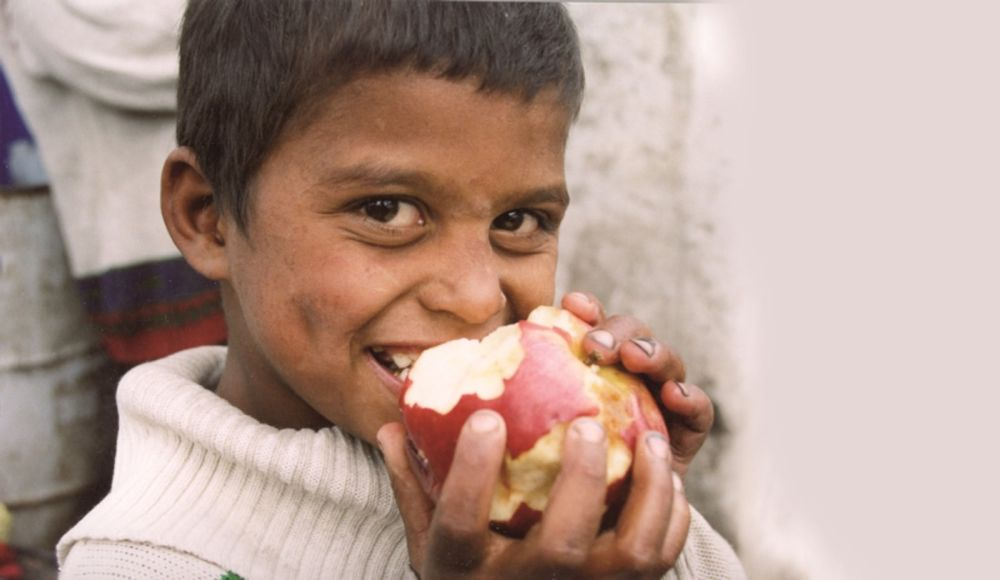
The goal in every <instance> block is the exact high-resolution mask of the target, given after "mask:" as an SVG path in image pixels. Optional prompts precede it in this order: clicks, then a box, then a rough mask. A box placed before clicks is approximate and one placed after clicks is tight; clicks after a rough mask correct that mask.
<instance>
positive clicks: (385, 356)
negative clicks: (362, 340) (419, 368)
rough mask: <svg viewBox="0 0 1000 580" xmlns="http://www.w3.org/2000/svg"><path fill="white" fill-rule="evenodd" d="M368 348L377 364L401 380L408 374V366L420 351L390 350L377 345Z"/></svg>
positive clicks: (411, 364)
mask: <svg viewBox="0 0 1000 580" xmlns="http://www.w3.org/2000/svg"><path fill="white" fill-rule="evenodd" d="M369 350H370V351H371V353H372V358H374V359H375V361H376V362H377V363H378V364H379V365H381V366H382V367H383V368H384V369H386V370H387V371H389V372H390V373H392V374H393V375H394V376H395V377H396V378H397V379H399V380H401V381H405V380H406V376H407V375H408V374H410V367H411V366H413V363H414V362H415V361H416V360H417V357H418V356H420V352H421V351H419V350H405V351H404V350H391V349H386V348H382V347H379V346H373V347H372V348H371V349H369Z"/></svg>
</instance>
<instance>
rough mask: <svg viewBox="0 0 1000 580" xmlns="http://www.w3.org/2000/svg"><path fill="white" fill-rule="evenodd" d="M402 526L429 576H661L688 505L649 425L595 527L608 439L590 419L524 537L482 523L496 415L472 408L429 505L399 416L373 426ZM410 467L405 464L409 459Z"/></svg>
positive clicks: (498, 441)
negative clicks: (626, 481)
mask: <svg viewBox="0 0 1000 580" xmlns="http://www.w3.org/2000/svg"><path fill="white" fill-rule="evenodd" d="M377 438H378V443H379V447H380V448H381V449H382V452H383V454H384V456H385V461H386V465H387V467H388V471H389V476H390V479H391V480H392V486H393V492H394V493H395V496H396V502H397V504H398V505H399V511H400V513H401V515H402V518H403V523H404V526H405V527H406V540H407V546H408V548H409V554H410V561H411V564H412V566H413V569H414V570H415V571H416V572H417V573H418V574H419V575H420V577H421V578H422V579H424V580H429V579H432V578H435V579H436V578H463V577H476V578H494V577H495V578H508V577H509V578H561V577H572V578H588V577H592V578H615V577H622V578H661V577H662V576H663V575H664V574H665V573H666V572H667V570H669V569H670V568H671V567H673V565H674V563H675V562H676V561H677V558H678V556H679V555H680V553H681V550H682V549H683V547H684V542H685V541H686V539H687V532H688V526H689V525H690V520H691V512H690V507H689V506H688V503H687V500H686V498H685V497H684V492H683V487H682V485H681V483H680V479H679V478H678V477H676V476H674V475H672V473H671V467H670V466H671V456H670V446H669V445H668V444H667V441H666V438H665V437H663V436H662V435H660V434H659V433H655V432H646V433H645V434H643V435H642V436H641V437H640V438H639V440H638V441H637V445H636V455H635V463H634V464H633V473H632V478H633V479H632V487H631V490H630V493H629V497H628V499H627V500H626V503H625V506H624V508H623V510H622V513H621V516H620V517H619V520H618V524H617V526H616V527H615V528H614V529H612V530H608V531H605V532H603V533H600V534H598V528H599V526H600V521H601V515H602V513H603V511H604V496H605V461H606V447H607V438H606V437H605V436H604V431H603V429H601V427H600V425H599V424H598V423H597V422H595V421H593V420H591V419H578V420H576V421H574V422H573V424H572V425H571V427H570V429H568V431H567V435H566V441H565V445H564V449H563V466H562V470H561V471H560V473H559V476H558V477H557V479H556V481H555V483H554V485H553V488H552V492H551V494H550V496H549V497H550V500H549V504H548V506H547V507H546V509H545V512H544V516H543V518H542V521H541V522H540V523H539V524H537V525H536V526H535V527H534V528H532V529H531V531H530V532H529V533H528V535H527V536H526V537H525V538H524V539H523V540H514V539H511V538H507V537H504V536H501V535H499V534H496V533H494V532H491V531H490V530H489V510H490V502H491V500H492V497H493V490H494V487H495V486H496V482H497V479H498V476H499V473H500V466H501V463H502V461H503V456H504V447H505V442H506V429H505V426H504V423H503V420H502V419H501V418H500V416H499V415H497V414H496V413H493V412H492V411H479V412H477V413H474V414H473V415H472V416H471V417H470V418H469V420H468V421H467V422H466V424H465V426H464V427H463V429H462V432H461V434H460V435H459V439H458V444H457V447H456V450H455V458H454V460H453V462H452V465H451V471H450V472H449V474H448V477H447V479H446V480H445V482H444V484H443V485H442V487H441V493H440V497H439V498H438V501H437V505H436V507H435V506H434V505H433V503H432V501H431V499H430V498H429V497H428V496H427V495H426V494H425V493H424V491H423V488H422V486H421V484H420V480H419V479H418V478H417V476H416V475H414V473H415V471H414V470H419V469H420V468H419V466H417V465H416V463H417V462H416V460H415V459H413V458H412V456H411V455H410V453H409V452H408V451H407V449H408V446H407V440H406V432H405V429H404V428H403V425H402V424H400V423H389V424H386V425H384V426H383V427H382V428H381V429H380V430H379V432H378V435H377ZM411 466H412V467H411Z"/></svg>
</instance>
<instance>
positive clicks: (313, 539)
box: [57, 347, 409, 578]
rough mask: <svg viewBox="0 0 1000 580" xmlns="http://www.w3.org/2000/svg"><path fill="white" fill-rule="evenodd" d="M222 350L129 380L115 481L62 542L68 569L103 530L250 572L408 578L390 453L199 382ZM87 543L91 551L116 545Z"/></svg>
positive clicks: (190, 354)
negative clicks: (241, 402) (387, 464)
mask: <svg viewBox="0 0 1000 580" xmlns="http://www.w3.org/2000/svg"><path fill="white" fill-rule="evenodd" d="M224 358H225V349H224V348H221V347H204V348H199V349H193V350H189V351H185V352H183V353H179V354H177V355H174V356H171V357H168V358H166V359H162V360H160V361H157V362H154V363H150V364H146V365H142V366H139V367H136V368H135V369H133V370H132V371H131V372H129V373H128V375H126V377H125V378H124V379H123V380H122V383H121V385H120V386H119V390H118V408H119V413H120V415H121V426H120V431H119V436H118V455H117V457H116V458H115V473H114V479H113V482H112V490H111V493H110V494H109V495H108V497H107V498H105V499H104V500H103V501H102V502H101V503H100V504H99V505H98V506H97V507H96V508H94V510H93V511H92V512H91V513H90V514H88V515H87V516H86V517H85V518H84V519H83V520H81V521H80V523H79V524H77V526H75V527H74V528H73V529H72V530H70V531H69V532H68V533H67V534H66V535H65V536H64V537H63V538H62V540H61V541H60V543H59V546H58V548H57V553H58V556H59V560H60V563H61V564H62V565H63V574H64V576H67V577H72V576H74V575H76V570H77V569H82V564H83V560H84V558H80V557H77V556H76V555H74V556H73V557H69V554H70V553H71V551H73V550H74V549H76V547H75V546H76V544H77V542H80V541H81V540H106V541H113V542H129V543H146V544H151V545H156V546H162V547H164V548H169V549H170V550H174V551H177V552H181V553H186V554H189V555H194V556H196V557H197V558H200V559H202V560H205V561H206V562H211V563H214V564H216V565H218V567H219V568H221V569H222V572H225V571H226V570H232V571H234V572H236V573H237V574H239V575H241V576H243V577H245V578H400V577H406V576H407V575H408V574H409V572H408V557H407V551H406V542H405V538H404V532H403V525H402V521H401V520H400V518H399V513H398V510H397V509H396V506H395V502H394V500H393V496H392V490H391V487H390V484H389V479H388V476H387V475H386V473H385V469H384V466H383V463H382V459H381V456H380V455H379V454H378V453H377V452H376V451H375V450H373V449H372V448H371V447H370V446H368V445H367V444H364V443H362V442H360V441H358V440H357V439H354V438H353V437H351V436H349V435H346V434H344V433H342V432H341V431H340V430H338V429H323V430H320V431H311V430H298V431H297V430H291V429H284V430H278V429H274V428H272V427H269V426H267V425H263V424H261V423H259V422H257V421H256V420H254V419H252V418H250V417H248V416H247V415H245V414H243V413H242V412H240V411H238V410H237V409H235V408H234V407H232V406H231V405H229V403H227V402H226V401H223V400H222V399H220V398H219V397H218V396H216V395H215V394H214V393H213V392H212V391H210V390H208V389H206V388H204V387H203V386H201V385H214V384H215V383H216V382H217V380H218V375H219V373H220V371H221V369H222V364H223V361H224ZM80 547H81V549H82V548H85V546H80ZM104 548H106V546H104ZM86 550H87V556H86V558H85V559H86V560H93V559H94V558H101V559H107V557H108V551H107V549H104V550H103V551H101V552H93V551H92V550H91V547H86ZM91 556H93V557H91ZM182 557H184V558H187V556H182ZM129 558H130V556H123V559H129ZM70 564H73V566H72V567H70V566H69V565H70Z"/></svg>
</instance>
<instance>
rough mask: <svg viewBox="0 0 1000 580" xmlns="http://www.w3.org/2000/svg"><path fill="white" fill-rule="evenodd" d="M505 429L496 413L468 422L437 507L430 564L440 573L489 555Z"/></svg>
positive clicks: (482, 413)
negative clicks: (492, 515)
mask: <svg viewBox="0 0 1000 580" xmlns="http://www.w3.org/2000/svg"><path fill="white" fill-rule="evenodd" d="M505 442H506V430H505V426H504V422H503V419H501V418H500V416H499V415H497V414H496V413H494V412H492V411H477V412H476V413H473V414H472V416H471V417H469V420H468V421H466V423H465V426H464V427H463V428H462V432H461V433H460V434H459V437H458V443H457V445H456V447H455V457H454V459H453V460H452V464H451V469H450V470H449V472H448V476H447V478H445V481H444V484H443V485H442V487H441V496H440V497H439V499H438V503H437V506H436V507H435V509H434V518H433V520H432V522H431V529H430V537H429V539H428V548H427V561H426V563H425V566H427V567H428V568H430V569H432V570H437V571H439V572H444V573H448V572H459V571H469V570H475V569H476V568H477V567H479V566H480V565H481V564H482V563H483V562H484V560H485V559H486V555H487V544H488V541H489V539H490V535H491V533H490V531H489V521H490V503H491V502H492V500H493V490H494V488H495V487H496V483H497V479H498V477H499V474H500V465H501V463H502V461H503V454H504V444H505Z"/></svg>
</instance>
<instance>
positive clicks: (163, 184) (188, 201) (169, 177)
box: [160, 147, 231, 280]
mask: <svg viewBox="0 0 1000 580" xmlns="http://www.w3.org/2000/svg"><path fill="white" fill-rule="evenodd" d="M213 193H214V192H213V190H212V186H211V184H210V183H209V182H208V179H206V178H205V175H204V174H203V173H202V172H201V167H200V166H199V165H198V158H197V157H196V156H195V154H194V151H192V150H191V149H190V148H188V147H178V148H177V149H174V150H173V151H171V152H170V155H168V156H167V160H166V161H165V162H164V164H163V173H162V175H161V176H160V211H161V212H162V213H163V221H164V223H165V224H166V225H167V231H168V232H170V237H171V238H172V239H173V240H174V244H175V245H176V246H177V248H178V249H180V251H181V253H182V254H184V258H185V259H186V260H187V262H188V264H190V265H191V267H192V268H194V269H195V270H197V271H198V272H199V273H201V275H203V276H205V277H206V278H209V279H210V280H222V279H225V278H227V277H228V276H229V262H228V260H227V256H226V234H227V231H228V230H229V229H231V228H230V226H229V225H228V224H227V223H226V221H227V220H226V219H225V218H223V217H222V216H221V215H220V213H219V210H218V207H217V206H216V204H215V201H214V197H213Z"/></svg>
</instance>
